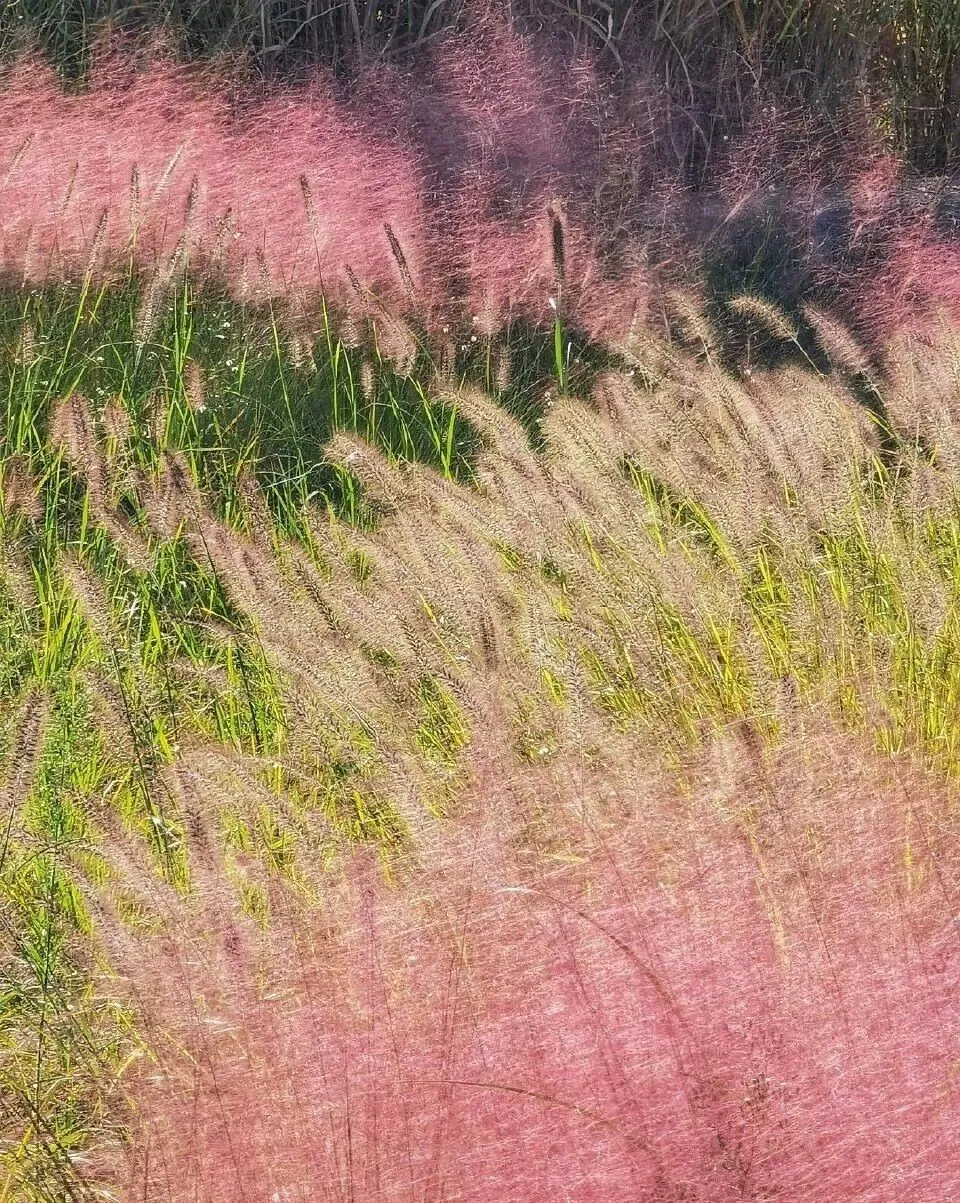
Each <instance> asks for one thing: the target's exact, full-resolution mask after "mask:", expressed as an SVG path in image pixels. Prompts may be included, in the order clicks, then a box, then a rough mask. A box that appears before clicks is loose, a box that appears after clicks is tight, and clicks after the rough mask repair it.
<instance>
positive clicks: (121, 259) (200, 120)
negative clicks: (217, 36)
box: [0, 35, 629, 324]
mask: <svg viewBox="0 0 960 1203" xmlns="http://www.w3.org/2000/svg"><path fill="white" fill-rule="evenodd" d="M438 53H439V57H438V59H437V60H436V64H437V69H436V72H435V78H434V79H433V80H432V81H431V82H430V89H431V94H432V95H433V96H434V97H435V99H437V101H438V102H440V101H443V102H444V103H445V104H446V105H447V107H448V109H449V112H450V113H451V117H452V125H453V128H455V129H457V130H459V131H460V132H461V134H462V136H461V137H460V139H459V141H456V140H454V141H447V142H446V143H443V142H442V140H438V138H437V137H436V136H435V135H434V134H432V133H431V131H430V130H429V129H428V128H427V127H426V125H425V124H424V122H423V121H422V120H421V121H420V122H419V124H418V122H417V120H416V119H415V118H416V114H412V115H410V116H411V121H410V127H409V128H410V130H411V131H412V133H413V136H410V135H408V134H405V133H402V132H401V131H400V130H399V129H398V127H397V126H398V123H397V122H396V121H394V122H391V120H390V119H389V114H390V105H391V101H390V92H389V89H388V90H387V94H386V96H385V104H384V112H385V118H384V120H383V121H380V120H379V119H378V117H377V116H376V115H371V112H370V111H369V106H368V111H365V112H364V111H361V109H360V107H359V106H358V104H357V103H356V102H348V101H346V100H338V99H335V97H334V95H333V91H332V85H331V83H330V82H329V81H328V80H327V79H326V78H325V77H323V76H321V75H317V76H316V77H314V78H313V79H312V80H311V81H310V82H308V83H307V84H304V85H302V86H298V87H292V86H288V87H280V88H277V89H274V90H273V91H272V92H270V93H269V94H264V95H261V96H259V97H254V96H253V95H252V94H249V95H247V96H246V97H245V98H243V97H241V98H240V99H237V98H236V97H233V98H231V97H230V96H229V94H228V91H227V89H226V87H225V83H224V81H222V80H220V81H218V80H217V79H216V77H215V76H214V75H212V74H211V73H209V72H208V73H207V74H198V73H197V72H196V71H195V70H193V69H187V68H179V67H176V66H174V65H172V64H171V63H170V62H167V61H164V60H162V59H158V60H156V61H154V62H152V63H151V64H150V65H149V66H148V67H146V68H145V69H142V70H134V69H133V68H132V67H131V66H130V65H129V64H125V63H124V61H123V59H122V57H120V56H118V55H113V56H107V57H104V58H103V59H102V61H101V62H100V63H99V66H98V67H97V68H96V69H95V71H94V74H93V77H92V80H91V82H90V85H89V86H88V87H87V88H86V89H85V90H84V91H81V92H77V93H74V94H67V93H66V92H64V91H63V90H62V89H61V87H60V86H59V84H58V83H57V81H56V79H55V78H54V76H53V74H52V72H51V71H50V70H49V69H48V68H46V67H45V66H44V65H43V64H42V63H40V62H39V61H36V60H32V59H31V60H23V61H21V62H20V63H19V64H17V65H15V66H14V67H13V68H12V69H10V70H8V71H7V73H6V75H5V76H4V79H3V97H4V104H5V111H6V113H7V115H8V120H7V121H6V122H5V124H4V129H3V131H0V229H2V231H3V235H2V245H0V254H2V260H0V267H2V270H3V272H4V273H5V274H6V275H7V276H8V277H12V278H13V279H15V280H22V281H23V282H25V283H28V284H30V285H40V284H43V283H45V282H56V281H58V280H61V279H75V280H76V279H80V278H82V277H83V276H84V274H85V273H87V272H90V271H94V272H95V274H96V275H97V276H98V277H100V276H103V275H105V274H106V275H109V274H111V273H122V272H124V271H125V270H126V268H127V266H128V265H129V264H130V263H131V262H132V263H133V264H134V265H135V266H136V268H137V269H138V270H139V271H141V272H144V273H147V274H148V275H149V274H157V273H159V274H160V275H161V276H163V275H164V274H165V275H167V276H170V277H172V276H173V275H175V274H176V273H177V272H178V271H180V270H182V269H184V268H187V269H189V270H193V271H197V272H200V273H203V272H207V273H212V274H214V275H217V276H219V277H221V278H222V279H223V280H224V281H225V282H226V284H227V285H228V286H229V287H230V289H231V290H232V291H233V292H234V294H235V295H238V296H240V297H244V298H248V299H251V300H254V301H256V300H260V301H265V300H267V299H270V298H277V297H281V296H290V297H292V298H297V297H299V298H301V301H302V299H303V298H307V299H310V298H313V299H314V300H316V298H317V297H318V296H319V294H321V293H323V294H324V295H325V296H326V298H327V300H328V301H329V302H330V303H337V302H341V303H342V304H343V305H344V306H345V307H347V308H349V309H355V308H356V305H357V297H356V290H355V288H354V285H353V283H352V281H353V280H355V281H359V283H360V285H361V286H362V296H363V298H364V300H363V305H364V306H366V307H367V308H368V309H369V311H370V313H371V314H372V315H376V313H377V312H379V307H380V306H384V305H385V306H386V307H387V308H389V309H390V310H391V311H394V312H397V311H400V312H403V311H407V310H409V309H410V308H416V309H417V311H418V313H419V314H420V316H421V319H422V320H426V321H427V322H429V321H430V315H431V314H437V316H438V319H439V316H440V315H441V310H442V309H443V308H444V306H445V305H447V302H448V299H449V298H450V297H451V296H452V295H455V294H457V293H458V292H462V289H460V288H459V286H457V285H456V284H455V278H456V279H459V278H461V276H462V273H463V272H464V271H466V272H467V273H468V276H469V277H470V282H469V284H468V286H467V291H466V294H465V299H466V300H467V302H468V306H467V307H469V306H473V307H474V312H475V311H476V309H477V308H479V307H480V306H481V305H487V306H489V305H494V306H503V307H504V308H503V310H502V312H501V311H500V310H498V312H497V315H496V316H497V319H498V320H505V319H506V318H507V317H509V316H510V314H511V313H513V312H522V313H523V314H524V316H527V317H529V318H537V317H540V316H542V315H543V307H544V306H545V305H546V304H547V298H548V296H549V295H551V294H552V292H553V291H554V289H553V288H552V287H551V285H550V280H549V278H548V277H549V264H547V275H546V277H544V275H543V272H541V270H540V268H541V267H542V266H543V265H542V264H541V262H540V260H541V254H540V248H539V242H540V241H541V240H540V239H538V238H536V237H533V239H532V241H533V244H534V245H533V246H530V247H528V244H529V243H530V242H531V231H532V228H533V227H534V226H537V225H542V224H543V222H544V220H545V211H546V207H547V205H548V203H549V201H550V199H551V197H552V196H553V195H554V193H555V191H556V190H559V192H558V194H559V195H561V196H564V197H569V196H574V195H581V196H586V195H588V194H589V187H585V185H584V180H592V179H593V178H594V176H595V174H596V155H597V148H598V135H597V130H596V126H595V123H594V124H591V121H590V120H589V113H588V112H587V110H588V109H589V105H588V103H587V100H588V93H589V90H590V88H589V85H590V79H589V72H588V70H587V68H586V67H583V68H578V69H577V71H576V72H575V73H574V82H573V83H571V82H570V79H571V76H570V73H569V72H566V73H564V72H563V71H561V70H560V68H559V67H558V65H557V63H555V62H553V60H551V58H550V57H549V55H546V54H541V53H536V54H535V53H534V51H533V50H532V49H531V47H530V46H529V45H528V44H527V43H525V42H523V41H522V40H521V39H519V38H516V37H515V36H513V35H511V36H509V37H507V36H505V35H504V36H500V37H498V38H496V39H493V40H492V41H490V42H489V44H486V43H484V41H483V40H482V39H480V40H478V39H474V40H473V41H472V42H469V43H467V42H466V41H463V40H461V41H459V42H458V41H456V40H453V41H451V42H449V43H446V44H445V45H444V47H443V48H442V49H441V50H440V51H439V52H438ZM420 70H421V72H422V73H424V72H425V68H422V67H421V69H420ZM423 77H424V76H423V74H421V77H420V79H421V82H422V79H423ZM578 81H579V82H578ZM397 103H399V102H396V103H395V104H394V107H396V104H397ZM580 110H584V115H583V116H578V114H579V113H580ZM401 115H403V114H402V113H401ZM418 132H419V134H420V135H422V138H421V142H420V143H419V144H418V143H417V142H416V140H415V135H416V134H417V133H418ZM431 140H432V142H431ZM521 197H522V199H521ZM579 229H580V231H581V232H580V233H578V234H577V236H576V240H579V243H580V244H582V251H578V256H579V258H580V259H582V261H583V262H582V264H581V263H574V262H573V259H574V258H576V256H573V255H572V256H571V269H572V272H573V273H574V274H575V275H576V276H577V279H578V282H579V285H580V293H582V295H583V297H584V298H585V299H589V298H590V297H591V296H594V295H602V297H603V300H602V302H601V303H600V308H601V309H603V310H613V309H615V308H616V306H615V304H614V303H613V301H612V299H611V297H612V292H611V289H610V288H609V287H605V285H604V280H603V273H602V272H601V271H599V270H598V266H597V265H596V263H595V262H594V260H593V258H592V257H591V256H592V254H593V252H592V250H591V243H592V242H593V241H595V239H594V238H592V236H591V234H590V233H589V230H588V228H587V226H586V225H584V224H583V223H582V222H581V225H580V227H579ZM574 241H575V238H574V234H573V227H571V233H570V242H571V248H572V246H573V243H574ZM621 274H622V273H621ZM574 291H576V290H575V289H571V292H574ZM573 299H574V298H573V296H571V301H572V300H573ZM628 308H629V307H628ZM571 312H572V310H571ZM454 316H456V315H454ZM466 316H467V320H469V316H470V315H469V314H467V315H466ZM594 324H596V323H594ZM601 324H602V323H601Z"/></svg>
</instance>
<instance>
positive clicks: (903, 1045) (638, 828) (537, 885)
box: [119, 737, 960, 1203]
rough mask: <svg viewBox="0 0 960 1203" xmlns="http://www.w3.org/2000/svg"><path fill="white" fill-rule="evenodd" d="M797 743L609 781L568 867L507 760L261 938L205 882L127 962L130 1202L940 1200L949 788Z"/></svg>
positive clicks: (946, 1148) (950, 864)
mask: <svg viewBox="0 0 960 1203" xmlns="http://www.w3.org/2000/svg"><path fill="white" fill-rule="evenodd" d="M814 744H816V748H818V749H819V750H816V748H814V746H813V745H812V744H808V745H807V748H806V750H804V748H803V747H797V748H796V749H792V750H791V749H786V750H785V751H784V752H783V753H781V754H780V755H779V756H778V757H777V758H776V761H775V763H774V766H773V768H772V769H771V770H770V771H769V772H767V771H765V770H763V769H762V768H760V767H758V766H754V765H751V764H750V763H749V762H747V761H746V760H745V759H744V754H743V753H737V760H736V762H735V769H734V775H733V776H732V777H729V779H728V777H725V775H724V774H721V775H720V777H719V778H715V779H714V780H713V781H712V782H711V781H710V776H709V773H707V772H705V771H704V766H701V769H700V780H701V781H702V782H703V786H704V788H703V792H701V793H697V794H694V795H693V796H692V797H690V796H687V795H684V794H682V793H680V792H679V791H677V790H676V789H675V788H674V787H672V786H670V785H669V784H668V783H666V782H664V781H662V780H661V781H659V782H655V783H652V784H651V785H650V786H649V787H646V788H642V789H638V788H637V785H636V778H635V776H634V784H633V785H631V786H630V787H629V788H628V787H626V786H619V787H617V786H616V785H615V784H614V782H613V781H611V782H609V783H608V784H607V786H606V788H605V791H604V792H605V793H606V794H607V795H608V798H609V799H611V801H612V800H613V798H614V797H615V799H616V802H615V805H614V806H613V807H612V811H611V814H610V816H609V817H608V818H607V819H605V820H603V822H602V823H600V824H598V826H597V827H596V828H595V829H592V830H591V829H590V828H587V829H586V830H582V831H581V833H580V835H579V836H578V837H576V839H575V844H574V846H575V848H577V849H578V850H577V851H576V853H575V854H574V855H570V856H566V857H563V858H554V857H552V856H543V855H541V854H537V853H535V852H534V851H533V849H531V848H529V847H525V837H523V836H522V835H521V831H520V829H519V828H518V827H517V821H519V819H520V817H521V816H520V814H519V812H518V811H517V810H516V809H515V808H516V807H517V806H518V802H517V798H515V797H513V796H512V795H511V792H510V789H509V787H508V786H507V785H506V783H505V782H504V781H503V780H502V778H500V777H499V773H500V770H499V769H498V768H496V767H495V766H494V765H493V764H491V765H490V766H489V767H488V768H487V769H486V770H484V771H482V772H481V774H480V779H479V780H478V783H477V792H476V795H475V799H474V801H475V806H474V810H473V814H472V816H471V817H467V815H464V817H463V819H462V820H460V821H458V822H456V823H454V822H452V821H448V823H447V824H446V826H445V827H444V828H443V830H442V831H440V830H438V831H437V833H436V837H435V842H434V845H433V846H432V847H431V848H424V849H422V850H421V856H420V862H419V864H418V865H417V866H410V867H409V869H407V870H405V871H404V873H403V875H402V881H401V883H400V884H399V885H397V886H394V887H388V886H386V885H385V884H384V883H383V879H382V875H381V874H380V873H379V872H378V870H377V869H376V866H375V863H374V862H373V861H372V860H371V859H367V858H366V857H363V856H357V857H355V858H354V859H353V860H352V861H351V862H349V863H348V865H347V867H346V869H345V871H344V873H343V874H342V876H341V877H340V878H339V879H338V881H336V882H331V884H330V885H329V887H328V889H327V897H326V900H325V903H324V906H323V908H322V910H321V911H319V912H317V911H308V910H304V909H303V908H301V907H299V906H297V905H296V904H294V903H293V902H292V901H290V900H289V898H285V896H284V895H283V893H282V892H281V891H280V890H279V889H277V890H275V891H272V892H271V901H272V904H273V907H274V913H273V922H272V926H271V928H270V930H269V931H267V932H266V933H260V932H259V931H258V929H257V928H256V927H255V926H254V925H252V924H249V923H248V922H246V921H244V920H242V919H240V918H237V917H234V915H233V904H232V903H231V902H230V897H229V892H228V888H227V886H226V884H225V882H224V881H223V880H222V878H221V876H220V871H219V870H217V869H216V868H214V867H212V866H211V867H210V868H209V869H208V870H206V871H205V873H204V875H203V876H201V877H200V878H198V885H199V887H200V904H199V906H195V908H194V911H193V915H192V917H191V915H189V914H185V913H184V912H183V911H182V910H180V911H177V910H176V908H173V909H172V910H171V919H172V918H173V915H174V913H176V914H177V915H178V921H177V924H176V925H174V924H173V923H171V926H170V928H169V934H168V935H166V936H164V937H162V938H160V937H158V938H157V940H156V942H155V945H154V946H153V947H150V946H149V945H145V946H144V948H143V951H142V953H129V954H128V955H127V956H126V963H125V965H124V968H125V971H126V973H127V976H128V980H129V981H130V982H131V985H132V986H134V987H135V988H136V989H137V990H138V992H139V994H140V996H141V999H142V1003H143V1006H144V1007H145V1009H146V1014H147V1016H148V1018H149V1019H150V1021H151V1023H152V1024H153V1025H154V1028H153V1030H154V1032H155V1034H156V1035H157V1037H158V1044H159V1045H160V1051H159V1063H158V1065H157V1067H156V1068H155V1069H149V1070H147V1071H146V1073H145V1075H144V1076H143V1079H142V1082H141V1083H140V1085H139V1086H138V1090H137V1096H138V1099H139V1102H140V1120H141V1125H142V1126H141V1131H140V1132H139V1134H138V1136H137V1138H136V1141H135V1153H136V1157H135V1159H134V1163H133V1164H132V1166H131V1179H130V1186H129V1195H128V1197H138V1198H150V1199H151V1200H153V1199H157V1200H159V1199H170V1200H177V1199H195V1198H197V1199H207V1198H210V1199H214V1198H215V1199H217V1200H222V1201H227V1200H261V1199H289V1200H294V1199H296V1200H308V1199H311V1200H313V1199H331V1200H342V1199H347V1198H357V1199H359V1198H362V1199H371V1200H379V1199H383V1200H403V1201H407V1200H411V1201H412V1200H422V1199H433V1200H439V1199H441V1198H446V1199H454V1198H456V1199H462V1200H476V1201H477V1203H490V1201H491V1200H500V1199H510V1200H516V1201H517V1203H522V1201H523V1200H530V1201H531V1203H540V1201H541V1200H544V1199H561V1198H576V1199H577V1200H597V1201H598V1203H600V1201H604V1203H606V1201H609V1200H611V1199H650V1200H664V1201H666V1200H680V1199H702V1200H705V1201H706V1200H709V1201H710V1203H714V1201H719V1200H727V1199H729V1200H734V1199H744V1198H746V1199H755V1200H769V1199H773V1198H776V1199H779V1200H784V1201H785V1203H800V1201H805V1203H807V1201H808V1203H814V1201H817V1203H819V1201H821V1200H823V1199H824V1198H825V1197H829V1198H830V1199H833V1200H858V1201H862V1200H881V1199H889V1198H910V1199H916V1200H920V1201H923V1203H934V1201H937V1203H939V1201H940V1200H943V1199H947V1198H952V1197H955V1196H956V1194H957V1191H958V1189H960V1159H958V1158H957V1157H956V1154H955V1132H956V1126H957V1122H958V1119H960V1114H958V1100H957V1095H956V1090H955V1088H954V1085H953V1082H952V1077H951V1075H952V1073H953V1070H952V1068H951V1067H952V1066H953V1065H955V1064H956V1061H957V1057H958V1055H960V1050H958V1045H960V1002H958V999H960V993H958V990H957V974H958V971H960V942H958V935H957V932H956V929H955V915H954V912H955V909H956V908H955V899H956V889H957V886H958V885H960V880H958V869H960V864H958V863H957V859H956V855H955V851H954V852H951V848H953V849H955V848H956V839H955V831H954V830H953V827H952V826H951V825H950V824H949V822H948V820H947V814H948V811H947V802H946V800H945V799H941V798H940V797H939V794H938V787H936V786H935V785H933V784H932V783H930V782H928V781H926V780H925V779H924V778H923V777H922V776H921V775H919V774H911V773H908V774H906V775H905V777H904V779H903V780H900V779H898V777H897V776H896V774H895V772H894V770H892V769H890V768H889V767H886V766H884V765H883V764H881V763H880V762H878V761H876V760H875V759H874V758H873V754H872V753H871V752H870V751H869V750H868V749H866V748H864V747H860V746H858V745H854V744H853V743H852V741H849V740H848V741H847V742H844V741H842V740H840V739H838V738H837V737H830V738H827V739H822V740H820V741H819V742H818V741H816V740H815V741H814ZM820 744H822V745H823V746H820ZM825 766H828V767H826V768H825ZM707 767H708V766H707ZM558 786H559V788H560V789H561V791H562V796H566V795H567V794H568V793H570V791H572V790H574V788H575V787H574V777H571V778H570V779H569V780H567V781H566V783H565V784H563V785H559V782H555V783H554V786H553V787H552V788H554V789H556V788H558ZM580 790H582V786H581V787H578V792H579V791H580ZM611 791H612V792H611ZM570 800H571V801H572V800H573V799H572V795H571V798H570ZM577 809H578V811H579V809H580V802H579V801H578V803H577ZM511 816H513V817H511ZM945 824H946V825H945ZM572 835H573V833H572V832H571V836H572ZM905 848H909V849H910V850H911V856H912V860H909V861H908V860H905V859H904V858H905V851H904V849H905ZM138 958H139V960H138ZM119 959H120V960H121V961H123V960H124V957H123V955H122V953H121V956H120V958H119Z"/></svg>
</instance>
